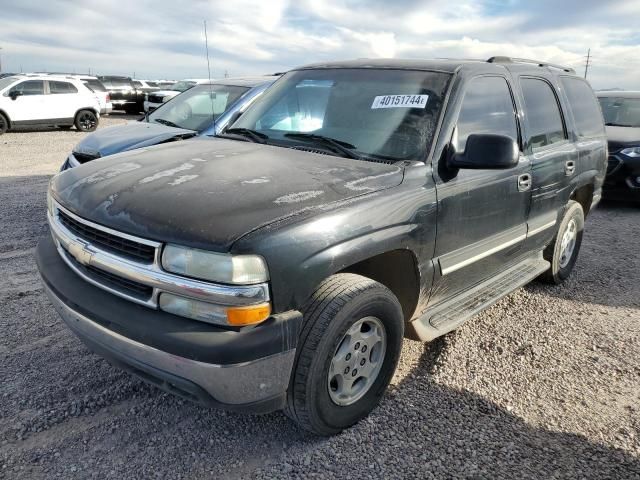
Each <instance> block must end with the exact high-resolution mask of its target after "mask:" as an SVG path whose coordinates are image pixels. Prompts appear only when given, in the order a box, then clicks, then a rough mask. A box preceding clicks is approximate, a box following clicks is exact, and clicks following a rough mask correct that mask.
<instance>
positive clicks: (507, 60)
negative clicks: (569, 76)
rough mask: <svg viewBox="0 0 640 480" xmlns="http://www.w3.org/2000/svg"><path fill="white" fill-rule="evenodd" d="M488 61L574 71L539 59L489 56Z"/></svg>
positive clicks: (568, 71)
mask: <svg viewBox="0 0 640 480" xmlns="http://www.w3.org/2000/svg"><path fill="white" fill-rule="evenodd" d="M487 62H488V63H527V64H530V65H537V66H539V67H549V68H557V69H558V70H562V71H564V72H567V73H576V71H575V70H574V69H573V68H571V67H565V66H564V65H558V64H556V63H549V62H541V61H539V60H530V59H528V58H512V57H501V56H496V57H491V58H490V59H488V60H487Z"/></svg>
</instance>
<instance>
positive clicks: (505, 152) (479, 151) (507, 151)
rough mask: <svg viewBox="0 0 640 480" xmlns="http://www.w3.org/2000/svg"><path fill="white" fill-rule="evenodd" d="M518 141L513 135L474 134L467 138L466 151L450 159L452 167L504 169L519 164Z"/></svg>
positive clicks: (449, 163)
mask: <svg viewBox="0 0 640 480" xmlns="http://www.w3.org/2000/svg"><path fill="white" fill-rule="evenodd" d="M519 159H520V152H519V151H518V143H517V142H516V141H515V140H514V139H513V138H511V137H507V136H505V135H493V134H472V135H469V137H468V138H467V144H466V146H465V148H464V153H456V154H454V155H453V157H451V158H450V159H449V162H448V165H449V166H450V167H452V168H468V169H474V170H504V169H507V168H513V167H515V166H516V165H518V161H519Z"/></svg>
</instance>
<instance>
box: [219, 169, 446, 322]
mask: <svg viewBox="0 0 640 480" xmlns="http://www.w3.org/2000/svg"><path fill="white" fill-rule="evenodd" d="M427 178H429V179H430V177H427ZM425 187H426V186H425V185H424V177H423V180H422V183H421V185H419V186H418V187H417V188H416V186H415V185H414V186H407V185H406V184H402V185H401V186H398V187H396V188H392V189H388V190H384V191H381V192H375V193H371V194H368V195H364V196H362V197H358V198H357V199H355V200H352V201H350V202H347V204H346V205H342V206H339V207H336V208H335V209H332V210H330V211H325V212H318V214H316V215H313V216H311V217H305V219H303V220H300V221H298V222H297V223H295V220H292V221H291V222H293V223H287V224H285V225H267V226H264V227H262V228H260V229H259V230H257V231H255V232H252V233H251V234H249V235H247V236H246V237H243V238H242V239H240V240H239V241H238V242H236V244H234V245H233V247H232V251H233V253H249V252H251V253H255V254H259V255H262V256H263V257H264V258H265V259H266V261H267V265H268V267H269V274H270V280H271V288H272V298H273V303H274V310H275V311H276V312H283V311H286V310H290V309H298V310H299V309H300V308H302V307H303V306H304V304H305V302H306V301H307V299H308V298H309V297H310V296H311V294H312V293H313V292H314V291H315V289H316V288H317V287H318V285H319V284H320V283H321V282H322V281H323V280H324V279H326V278H327V277H329V276H330V275H332V274H334V273H337V272H340V271H342V270H344V269H346V268H347V267H350V266H352V265H354V264H356V263H358V262H361V261H363V260H366V259H369V258H372V257H374V256H377V255H380V254H383V253H387V252H391V251H394V250H405V249H406V250H409V251H411V253H412V254H413V255H414V257H415V260H416V266H417V269H418V273H419V277H420V298H419V302H421V301H424V300H425V298H424V297H426V296H427V295H428V293H429V289H430V286H431V280H432V278H433V275H432V268H433V267H432V263H431V258H432V257H433V252H434V247H435V233H436V228H435V227H436V208H437V203H436V194H435V189H433V188H430V187H429V188H425Z"/></svg>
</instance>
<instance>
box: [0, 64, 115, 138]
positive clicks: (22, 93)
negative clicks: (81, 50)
mask: <svg viewBox="0 0 640 480" xmlns="http://www.w3.org/2000/svg"><path fill="white" fill-rule="evenodd" d="M101 109H102V108H101V105H100V99H99V96H98V95H97V94H96V93H94V92H93V91H92V90H91V89H90V88H88V87H87V86H86V85H85V84H84V83H83V81H82V80H78V79H77V78H73V77H63V76H53V75H28V76H27V75H17V76H12V77H6V78H2V79H0V134H2V133H4V132H6V131H7V130H8V129H10V128H13V127H17V126H21V125H57V126H59V127H61V128H71V127H72V126H73V125H75V127H76V128H77V129H78V130H80V131H81V132H92V131H94V130H95V129H96V128H97V126H98V119H99V118H100V111H101Z"/></svg>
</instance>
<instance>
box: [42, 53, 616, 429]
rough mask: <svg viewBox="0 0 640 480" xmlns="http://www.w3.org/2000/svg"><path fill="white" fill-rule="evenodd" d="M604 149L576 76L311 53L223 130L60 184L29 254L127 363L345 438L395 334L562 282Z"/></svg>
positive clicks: (221, 400)
mask: <svg viewBox="0 0 640 480" xmlns="http://www.w3.org/2000/svg"><path fill="white" fill-rule="evenodd" d="M190 92H191V91H189V92H187V93H185V94H184V95H188V94H189V93H190ZM172 103H177V102H176V100H172V101H170V102H169V103H167V105H166V106H165V107H164V108H170V106H171V104H172ZM606 151H607V140H606V136H605V127H604V122H603V119H602V114H601V112H600V107H599V105H598V102H597V100H596V97H595V95H594V93H593V90H592V89H591V87H590V85H589V84H588V83H587V82H586V81H585V80H584V79H582V78H581V77H579V76H578V75H576V74H575V72H574V71H573V70H571V69H569V68H565V67H559V66H554V65H549V64H546V63H544V62H539V61H523V60H515V59H514V60H512V59H509V58H505V57H494V58H491V59H489V60H488V61H486V62H481V61H462V60H461V61H454V60H448V61H445V60H385V59H380V60H374V59H363V60H355V61H350V62H332V63H324V64H318V65H310V66H306V67H302V68H299V69H295V70H293V71H290V72H287V73H286V74H284V75H283V76H282V77H281V79H280V80H278V81H277V82H276V83H275V84H274V85H273V86H272V87H270V88H269V89H268V90H266V91H265V93H264V94H263V95H262V96H261V97H260V98H259V99H258V100H257V101H256V102H254V103H253V104H252V105H251V106H250V107H249V108H248V109H247V110H246V112H245V113H244V114H242V116H240V117H239V118H238V119H237V120H236V121H235V122H234V123H233V125H231V126H230V127H229V128H227V129H226V130H225V131H224V132H222V133H220V134H219V138H216V139H213V140H205V139H194V140H189V141H185V142H176V143H173V144H171V145H162V146H155V147H151V148H149V149H144V150H143V151H137V152H127V153H123V154H120V155H118V156H117V158H112V159H111V160H110V161H96V162H91V163H89V164H88V165H84V166H82V167H79V168H77V169H72V170H70V171H67V172H63V173H60V174H58V175H56V176H54V177H53V179H52V180H51V182H50V184H49V192H48V215H47V217H48V221H49V225H50V227H51V233H52V235H51V236H47V237H46V238H44V239H42V240H41V242H40V243H39V245H38V247H37V251H36V258H37V263H38V266H39V269H40V273H41V275H42V278H43V284H44V290H45V291H46V292H47V294H48V295H49V297H50V299H51V300H52V302H53V304H54V306H55V308H56V309H57V311H58V312H59V313H60V315H61V316H62V319H63V320H64V321H65V323H66V324H67V325H68V327H69V328H70V329H71V330H72V331H74V332H75V333H76V334H77V335H78V336H79V337H80V338H81V339H82V340H83V341H84V342H85V343H86V344H87V345H88V346H89V347H90V348H91V349H93V350H94V351H96V352H98V353H99V354H101V355H103V356H105V357H107V358H110V359H112V360H113V362H114V363H115V364H116V365H120V366H123V367H124V368H126V369H127V370H129V371H130V372H132V373H134V374H136V375H138V376H140V377H141V378H143V379H144V380H146V381H147V382H149V383H152V384H153V385H156V386H158V387H160V388H164V389H165V390H167V391H169V392H172V393H175V394H179V395H181V396H182V397H185V398H188V399H191V400H194V401H197V402H200V403H203V404H205V405H212V406H218V407H224V408H229V409H233V410H244V411H251V412H262V413H264V412H268V411H272V410H276V409H284V410H285V413H286V414H287V415H288V416H289V417H290V418H291V419H293V420H294V421H295V422H297V423H298V424H299V425H300V426H301V427H302V428H305V429H307V430H310V431H312V432H315V433H317V434H321V435H332V434H335V433H337V432H339V431H341V430H342V429H344V428H347V427H349V426H351V425H353V424H354V423H356V422H357V421H359V420H360V419H362V418H363V417H365V416H366V415H368V414H369V412H370V411H371V410H372V409H373V408H374V407H375V406H376V405H377V404H378V402H379V401H380V399H381V398H382V396H383V394H384V392H385V389H386V388H387V385H388V384H389V381H390V380H391V378H392V376H393V374H394V371H395V369H396V365H397V363H398V359H399V357H400V352H401V349H402V344H403V337H405V336H407V337H410V338H414V339H418V340H421V341H423V342H427V341H431V340H433V339H435V338H436V337H439V336H441V335H444V334H446V333H447V332H449V331H451V330H453V329H455V328H457V327H459V326H460V325H462V324H463V323H464V322H465V321H467V320H468V319H470V318H471V317H472V316H474V315H475V314H477V313H479V312H480V311H482V310H484V309H486V308H488V307H489V306H490V305H492V304H494V303H495V302H497V301H498V300H499V299H501V298H503V297H504V296H506V295H508V294H509V293H510V292H512V291H514V290H515V289H517V288H519V287H521V286H523V285H525V284H526V283H528V282H530V281H532V280H533V279H535V278H537V277H539V276H540V275H542V276H543V278H544V279H545V280H546V281H547V282H549V283H552V284H560V283H562V282H563V281H565V280H566V279H567V278H568V277H569V276H570V275H571V272H572V270H573V268H574V266H575V264H576V260H577V258H578V253H579V251H580V246H581V242H582V234H583V230H584V227H585V217H586V216H587V215H588V214H589V212H590V210H591V209H592V208H593V207H594V206H595V205H597V203H598V200H599V198H600V191H601V187H602V182H603V180H604V176H605V170H606V161H607V159H606ZM520 313H521V312H520ZM529 313H531V314H533V312H529ZM539 313H540V314H541V315H544V312H539ZM516 317H517V318H515V317H514V321H523V320H522V318H521V317H520V316H517V315H516ZM529 323H530V325H531V328H542V327H541V326H540V322H538V321H536V320H535V319H534V318H531V319H529ZM478 343H480V341H478Z"/></svg>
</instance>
